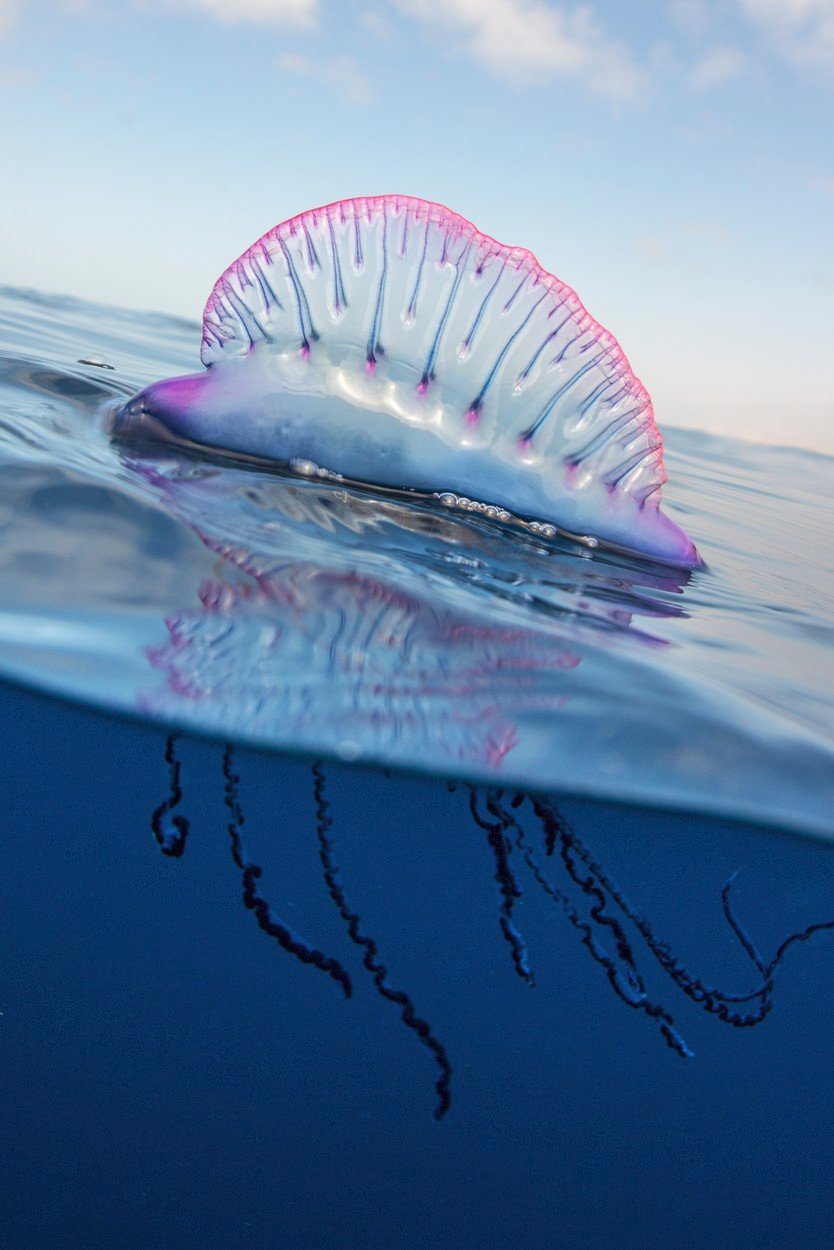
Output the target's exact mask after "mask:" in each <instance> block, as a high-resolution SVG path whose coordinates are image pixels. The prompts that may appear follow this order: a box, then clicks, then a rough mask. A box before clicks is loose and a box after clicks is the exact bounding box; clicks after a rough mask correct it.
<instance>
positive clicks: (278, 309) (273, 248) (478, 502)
mask: <svg viewBox="0 0 834 1250" xmlns="http://www.w3.org/2000/svg"><path fill="white" fill-rule="evenodd" d="M200 355H201V359H202V363H203V364H204V365H205V366H206V368H205V370H204V371H203V372H201V373H195V374H191V375H188V376H185V377H176V378H171V379H169V380H168V381H163V382H158V383H155V384H154V385H152V386H149V387H147V388H146V389H145V390H143V391H142V392H141V393H140V394H139V395H137V396H136V397H135V398H134V399H132V400H130V401H129V402H128V403H127V404H125V405H124V406H123V407H122V408H121V409H120V411H119V413H118V415H117V416H116V419H115V433H116V434H117V435H119V436H121V437H127V438H131V437H136V436H143V435H144V436H151V437H154V438H159V437H161V438H165V439H174V440H176V441H178V442H181V443H184V444H192V445H198V446H200V447H202V448H210V449H213V450H215V451H219V452H223V453H226V454H228V453H232V454H236V455H239V456H244V457H249V458H253V459H257V460H259V461H266V462H271V463H276V464H280V465H282V466H289V467H290V468H291V469H294V470H296V471H298V472H300V473H307V474H310V473H316V472H318V473H320V474H321V475H325V474H327V475H335V476H337V477H341V478H343V479H349V480H351V481H352V482H356V483H363V484H368V485H375V486H382V487H388V488H395V489H405V490H412V491H420V492H425V493H427V494H429V495H435V496H437V498H438V499H439V500H440V502H441V504H444V505H446V506H449V507H462V508H464V509H470V508H471V509H475V510H478V511H481V512H484V513H485V514H486V515H487V516H489V517H493V518H498V519H499V520H510V519H512V518H516V519H518V520H520V521H525V522H527V523H528V524H532V525H534V526H535V527H536V530H537V532H539V533H541V534H543V535H544V536H545V537H546V536H548V534H555V533H556V532H557V531H558V532H561V533H565V534H568V535H571V536H575V537H578V538H580V539H584V540H585V541H586V542H588V543H589V545H591V546H595V545H596V544H597V543H603V544H605V545H607V546H611V547H614V548H619V549H623V550H626V551H628V552H631V553H635V554H638V555H644V556H649V557H653V558H655V559H657V560H660V561H664V562H667V563H669V564H673V565H678V566H682V567H686V568H692V567H697V566H698V565H699V564H700V558H699V556H698V553H697V551H696V549H695V546H694V545H693V543H692V541H691V540H690V539H689V537H688V536H687V535H686V534H685V533H684V532H683V530H681V529H680V528H679V526H677V525H676V524H675V523H674V522H673V521H672V520H670V519H669V518H668V517H667V516H665V515H664V513H663V512H662V511H661V509H660V492H661V487H662V485H663V483H664V481H665V480H666V474H665V472H664V468H663V446H662V441H661V437H660V434H659V432H658V430H657V427H656V425H655V421H654V415H653V411H652V404H651V400H650V398H649V395H648V393H647V391H646V389H645V387H644V386H643V385H642V383H641V382H640V381H639V380H638V378H637V377H635V375H634V373H633V372H632V370H631V368H630V366H629V363H628V361H627V360H626V357H625V355H624V353H623V351H622V349H621V348H620V346H619V344H618V343H617V341H616V339H615V338H614V337H613V335H611V334H610V333H609V332H608V331H607V330H605V329H603V327H602V326H600V325H599V324H598V323H597V322H596V321H595V320H594V319H593V317H591V316H590V314H589V313H588V312H587V311H586V310H585V308H584V307H583V305H582V303H581V302H580V300H579V298H578V297H577V295H576V294H575V292H574V291H573V290H572V289H571V288H570V287H568V286H567V285H566V284H565V283H563V282H562V281H560V280H559V279H558V278H556V277H554V276H553V275H552V274H549V273H547V272H546V271H545V270H544V269H542V267H541V266H540V265H539V263H538V261H537V260H536V258H535V257H534V256H533V254H532V253H531V252H529V251H527V250H526V249H524V248H519V247H506V246H504V245H502V244H500V243H497V242H496V241H495V240H494V239H492V238H490V237H488V236H487V235H484V234H482V233H481V232H480V231H478V230H477V229H476V228H475V227H474V226H473V225H472V224H471V223H470V222H468V221H466V220H465V219H464V218H463V217H460V216H458V215H457V214H456V213H453V212H451V211H450V210H449V209H446V208H443V207H442V206H440V205H438V204H432V203H429V202H427V201H425V200H420V199H416V198H412V197H408V196H398V195H388V196H377V197H374V198H362V199H353V200H342V201H339V202H337V203H335V204H330V205H327V206H326V207H324V208H318V209H313V210H311V211H308V212H305V213H302V214H300V215H299V216H297V217H293V218H291V219H290V220H288V221H285V222H283V223H281V224H280V225H278V226H276V227H275V228H274V229H273V230H271V231H269V233H267V234H265V235H264V236H263V238H261V239H259V240H258V242H256V243H255V244H253V245H252V247H250V248H249V249H248V251H246V252H244V254H243V255H242V256H241V257H240V258H239V259H238V260H236V261H235V262H234V264H232V265H231V266H230V267H229V268H228V269H227V270H226V271H225V273H223V274H222V275H221V277H220V278H219V279H218V281H217V283H216V284H215V286H214V289H213V290H212V292H211V295H210V296H209V299H208V303H207V304H206V308H205V312H204V315H203V340H202V348H201V353H200Z"/></svg>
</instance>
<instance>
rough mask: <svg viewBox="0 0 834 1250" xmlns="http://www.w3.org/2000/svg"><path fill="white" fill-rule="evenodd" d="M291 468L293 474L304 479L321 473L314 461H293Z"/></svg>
mask: <svg viewBox="0 0 834 1250" xmlns="http://www.w3.org/2000/svg"><path fill="white" fill-rule="evenodd" d="M290 468H291V469H292V471H293V473H300V474H301V476H302V477H315V476H316V474H317V473H318V472H319V466H318V465H317V464H316V463H315V461H314V460H297V459H296V460H291V461H290Z"/></svg>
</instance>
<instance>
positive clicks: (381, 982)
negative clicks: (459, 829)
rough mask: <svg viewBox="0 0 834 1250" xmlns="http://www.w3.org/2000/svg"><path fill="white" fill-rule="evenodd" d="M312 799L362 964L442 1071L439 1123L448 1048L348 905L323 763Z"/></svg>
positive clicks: (446, 1099)
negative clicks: (396, 983) (391, 977)
mask: <svg viewBox="0 0 834 1250" xmlns="http://www.w3.org/2000/svg"><path fill="white" fill-rule="evenodd" d="M313 797H314V800H315V805H316V834H317V837H318V842H319V856H320V858H321V863H322V868H323V869H324V880H325V883H326V885H327V889H328V891H329V893H330V897H331V898H332V900H333V902H334V903H335V905H336V909H337V911H338V913H339V915H340V916H341V918H342V920H343V921H344V922H345V925H346V926H347V931H348V935H349V937H350V940H351V941H352V942H353V943H355V945H356V946H358V947H359V949H360V950H361V952H362V964H363V966H364V968H365V969H366V971H367V972H369V973H370V975H371V978H372V980H373V983H374V985H375V986H376V989H377V991H378V993H379V994H381V995H382V997H383V998H386V999H387V1000H388V1001H389V1002H392V1003H396V1004H397V1006H398V1007H399V1008H400V1012H401V1016H402V1021H403V1023H404V1024H405V1025H406V1027H407V1028H409V1029H411V1030H412V1031H413V1032H414V1033H416V1034H417V1037H418V1039H419V1041H420V1042H421V1043H422V1044H423V1046H425V1047H426V1049H427V1050H428V1051H430V1053H431V1054H432V1056H433V1058H434V1060H435V1063H436V1064H437V1067H438V1070H439V1076H438V1078H437V1081H436V1083H435V1089H436V1091H437V1104H436V1106H435V1110H434V1118H435V1119H436V1120H440V1119H442V1118H443V1116H444V1115H445V1114H446V1112H447V1111H448V1110H449V1107H450V1106H451V1102H452V1098H451V1089H450V1085H451V1079H452V1066H451V1064H450V1062H449V1056H448V1055H447V1053H446V1048H445V1047H444V1046H443V1044H442V1043H441V1042H440V1041H438V1039H437V1038H436V1037H435V1035H434V1033H433V1031H432V1028H431V1025H430V1024H429V1023H428V1022H427V1021H426V1020H424V1019H422V1017H421V1016H418V1015H417V1012H416V1010H415V1008H414V1004H413V1002H412V1001H411V999H410V998H409V996H408V994H406V993H405V991H404V990H400V989H397V988H395V987H394V986H393V985H392V984H391V982H390V980H389V979H388V969H387V968H386V967H385V965H384V964H383V963H382V961H381V960H380V958H379V950H378V947H377V944H376V942H375V941H374V939H373V938H371V937H369V936H368V935H367V934H366V933H363V931H362V927H361V926H362V922H361V919H360V917H359V914H358V913H357V912H355V911H354V910H353V908H352V907H351V905H350V903H349V902H348V899H347V896H346V894H345V891H344V887H343V886H342V883H341V879H340V878H341V874H340V872H339V868H338V866H337V864H336V860H335V857H334V848H333V839H332V837H331V834H330V830H331V829H332V827H333V818H332V816H331V815H330V803H329V801H328V799H327V795H326V792H325V774H324V767H323V766H322V764H321V763H320V762H318V761H317V762H316V763H315V764H313Z"/></svg>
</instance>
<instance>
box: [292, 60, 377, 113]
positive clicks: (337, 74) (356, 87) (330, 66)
mask: <svg viewBox="0 0 834 1250" xmlns="http://www.w3.org/2000/svg"><path fill="white" fill-rule="evenodd" d="M278 64H279V66H280V67H281V69H282V70H284V71H285V73H288V74H297V75H299V76H303V77H305V78H312V79H314V80H315V81H317V82H321V83H324V84H325V85H326V86H328V87H332V88H333V90H334V91H336V92H338V94H339V95H340V96H342V98H343V99H345V100H347V101H348V103H349V104H369V103H370V101H371V100H372V98H373V92H372V91H371V85H370V83H369V82H368V79H367V77H366V76H365V74H363V72H362V70H361V68H360V67H359V66H358V65H357V63H356V61H354V60H353V58H352V57H349V56H340V57H334V58H332V59H327V58H322V57H312V56H300V55H299V54H298V53H296V52H284V53H282V55H281V56H280V57H279V58H278Z"/></svg>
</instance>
